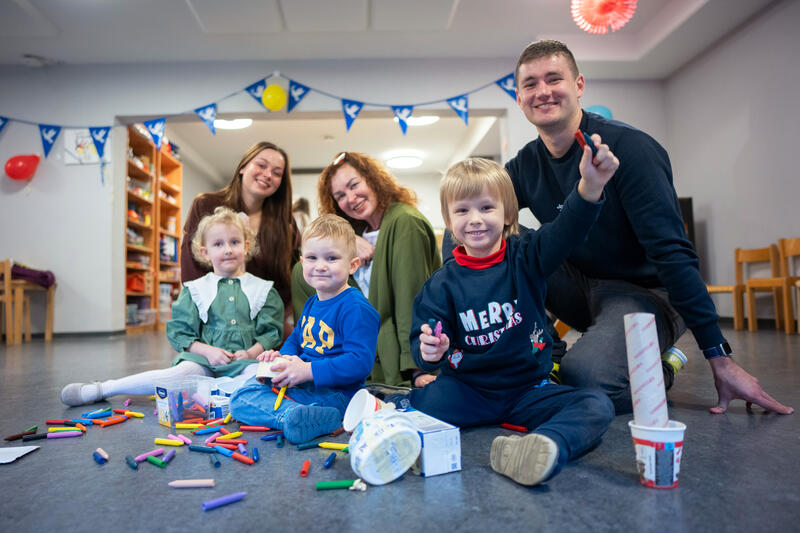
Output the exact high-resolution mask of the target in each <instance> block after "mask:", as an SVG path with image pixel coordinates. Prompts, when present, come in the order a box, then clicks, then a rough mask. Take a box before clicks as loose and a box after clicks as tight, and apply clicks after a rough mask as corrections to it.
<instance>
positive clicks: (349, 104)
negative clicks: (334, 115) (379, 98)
mask: <svg viewBox="0 0 800 533" xmlns="http://www.w3.org/2000/svg"><path fill="white" fill-rule="evenodd" d="M362 107H364V102H357V101H355V100H345V99H342V111H343V112H344V123H345V125H346V126H347V131H350V126H352V125H353V122H355V120H356V117H357V116H358V114H359V113H360V112H361V108H362Z"/></svg>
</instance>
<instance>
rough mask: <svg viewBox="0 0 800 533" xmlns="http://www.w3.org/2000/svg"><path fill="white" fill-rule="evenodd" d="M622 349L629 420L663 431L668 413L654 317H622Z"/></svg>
mask: <svg viewBox="0 0 800 533" xmlns="http://www.w3.org/2000/svg"><path fill="white" fill-rule="evenodd" d="M625 346H626V348H627V352H628V376H629V377H630V385H631V401H632V402H633V419H634V421H635V422H636V424H638V425H640V426H646V427H665V426H666V425H667V422H668V421H669V413H668V412H667V394H666V391H665V390H664V371H663V370H662V367H661V349H660V348H659V346H658V331H657V330H656V318H655V316H653V315H652V314H650V313H630V314H627V315H625Z"/></svg>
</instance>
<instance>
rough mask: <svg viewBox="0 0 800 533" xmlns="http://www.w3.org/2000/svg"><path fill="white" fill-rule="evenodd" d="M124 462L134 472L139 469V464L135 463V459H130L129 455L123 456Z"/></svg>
mask: <svg viewBox="0 0 800 533" xmlns="http://www.w3.org/2000/svg"><path fill="white" fill-rule="evenodd" d="M125 462H126V463H128V466H129V467H131V468H133V469H134V470H138V469H139V463H137V462H136V459H134V458H133V457H131V456H130V455H126V456H125Z"/></svg>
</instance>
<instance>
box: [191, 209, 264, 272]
mask: <svg viewBox="0 0 800 533" xmlns="http://www.w3.org/2000/svg"><path fill="white" fill-rule="evenodd" d="M216 224H224V225H225V226H233V227H235V228H238V229H239V230H241V232H242V235H243V236H244V240H245V242H246V243H247V244H249V248H248V249H247V254H246V255H245V261H249V260H250V258H252V257H253V256H254V255H256V254H257V253H258V242H257V241H256V232H255V231H253V228H251V227H250V224H249V223H248V221H247V215H245V214H244V213H236V212H235V211H234V210H232V209H230V208H228V207H223V206H220V207H217V208H216V209H214V212H213V213H212V214H210V215H206V216H204V217H203V218H202V219H201V220H200V223H199V224H198V225H197V231H195V232H194V235H193V236H192V256H193V257H194V258H195V260H196V261H197V262H198V263H200V264H201V265H203V266H207V267H211V266H212V265H211V261H209V260H208V259H206V258H205V257H203V254H202V252H201V251H200V248H202V247H203V246H204V245H205V239H206V231H208V228H210V227H211V226H214V225H216Z"/></svg>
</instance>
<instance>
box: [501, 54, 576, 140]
mask: <svg viewBox="0 0 800 533" xmlns="http://www.w3.org/2000/svg"><path fill="white" fill-rule="evenodd" d="M583 84H584V80H583V75H582V74H578V77H577V78H576V77H575V75H574V74H573V73H572V71H571V70H570V68H569V62H568V61H567V59H566V58H565V57H564V56H563V55H561V54H554V55H551V56H547V57H540V58H538V59H534V60H532V61H528V62H527V63H523V64H522V65H520V67H519V71H517V105H519V108H520V109H522V112H523V113H525V117H526V118H527V119H528V121H530V122H531V124H533V125H534V126H536V127H537V128H539V129H542V130H548V131H553V132H556V131H558V130H560V129H562V128H566V127H571V123H572V122H573V121H574V120H575V118H576V117H580V112H581V108H580V103H579V102H578V98H580V97H581V96H582V95H583Z"/></svg>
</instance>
